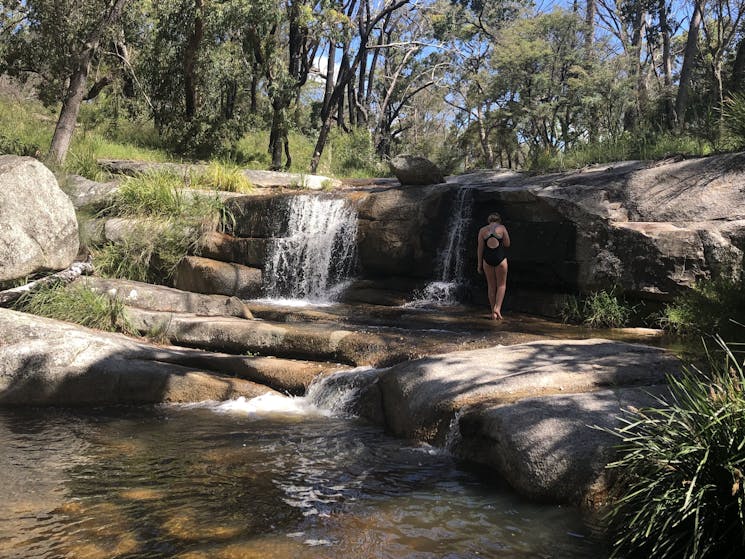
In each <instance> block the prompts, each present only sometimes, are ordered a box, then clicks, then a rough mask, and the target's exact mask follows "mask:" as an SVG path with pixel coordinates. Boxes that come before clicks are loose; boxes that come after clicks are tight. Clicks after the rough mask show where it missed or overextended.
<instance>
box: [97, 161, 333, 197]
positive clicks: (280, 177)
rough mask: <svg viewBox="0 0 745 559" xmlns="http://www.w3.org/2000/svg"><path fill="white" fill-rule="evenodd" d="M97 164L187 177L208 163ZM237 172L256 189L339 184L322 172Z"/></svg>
mask: <svg viewBox="0 0 745 559" xmlns="http://www.w3.org/2000/svg"><path fill="white" fill-rule="evenodd" d="M98 164H99V165H100V166H101V167H102V168H103V169H105V170H106V171H108V172H110V173H115V174H121V175H136V174H139V173H152V172H160V171H170V172H172V173H176V174H178V175H184V176H188V175H189V174H196V175H199V174H203V173H206V172H207V171H208V170H209V165H205V164H201V163H191V164H189V163H158V162H153V161H135V160H130V159H99V160H98ZM241 172H242V173H243V176H245V177H246V179H248V180H249V181H250V182H251V184H253V185H254V186H257V187H259V188H280V187H287V188H307V189H310V190H322V189H326V188H338V187H339V186H341V184H342V183H341V181H340V180H338V179H332V178H329V177H324V176H322V175H307V174H300V173H283V172H278V171H261V170H253V169H243V170H242V171H241Z"/></svg>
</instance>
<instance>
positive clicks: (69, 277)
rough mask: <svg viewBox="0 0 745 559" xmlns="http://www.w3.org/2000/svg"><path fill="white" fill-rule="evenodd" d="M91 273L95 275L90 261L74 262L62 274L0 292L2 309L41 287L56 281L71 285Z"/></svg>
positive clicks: (58, 273)
mask: <svg viewBox="0 0 745 559" xmlns="http://www.w3.org/2000/svg"><path fill="white" fill-rule="evenodd" d="M91 273H93V264H91V263H90V262H89V261H85V262H73V263H72V264H71V265H70V267H69V268H67V269H66V270H62V271H61V272H57V273H56V274H51V275H49V276H45V277H43V278H40V279H38V280H34V281H32V282H29V283H27V284H26V285H21V286H19V287H13V288H12V289H6V290H5V291H0V307H8V306H10V305H12V304H13V303H15V302H16V301H17V300H18V299H20V298H21V297H22V296H23V295H24V293H29V292H31V291H34V290H35V289H38V288H39V287H42V286H44V285H46V284H49V283H52V282H55V281H62V282H65V283H70V282H72V281H73V280H75V279H76V278H78V277H80V276H82V275H83V274H91Z"/></svg>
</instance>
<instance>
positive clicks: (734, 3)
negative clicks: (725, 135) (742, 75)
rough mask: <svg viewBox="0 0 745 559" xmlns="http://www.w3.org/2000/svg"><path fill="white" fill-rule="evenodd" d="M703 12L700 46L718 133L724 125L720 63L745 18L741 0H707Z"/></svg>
mask: <svg viewBox="0 0 745 559" xmlns="http://www.w3.org/2000/svg"><path fill="white" fill-rule="evenodd" d="M706 13H707V14H709V15H708V17H704V18H703V20H702V29H703V32H704V33H703V35H704V48H705V53H706V62H707V64H708V66H709V68H710V70H711V75H712V82H713V85H714V97H715V99H716V103H717V111H718V113H719V128H720V135H721V132H722V129H723V126H724V121H723V118H724V97H725V79H724V66H725V61H726V57H727V56H728V55H729V54H730V53H731V51H732V47H733V45H734V42H735V38H736V37H737V34H738V32H740V31H741V25H742V22H743V18H745V0H709V2H708V3H707V10H706Z"/></svg>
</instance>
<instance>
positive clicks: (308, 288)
mask: <svg viewBox="0 0 745 559" xmlns="http://www.w3.org/2000/svg"><path fill="white" fill-rule="evenodd" d="M286 223H287V230H286V234H285V235H284V236H282V237H279V238H275V239H274V240H273V241H272V242H271V243H270V244H269V247H268V253H267V258H266V266H265V269H264V293H265V294H266V296H267V297H269V298H271V299H294V300H305V301H309V302H313V303H328V302H331V301H333V300H334V299H335V298H336V296H338V294H339V293H340V291H341V289H342V287H343V285H344V281H345V280H346V279H348V278H349V277H350V275H351V273H352V270H353V267H354V261H355V251H356V243H357V212H356V211H355V210H354V209H352V208H351V207H350V206H349V205H348V204H347V203H346V201H345V200H343V199H338V198H326V197H322V196H308V195H297V196H290V197H289V200H288V202H287V207H286Z"/></svg>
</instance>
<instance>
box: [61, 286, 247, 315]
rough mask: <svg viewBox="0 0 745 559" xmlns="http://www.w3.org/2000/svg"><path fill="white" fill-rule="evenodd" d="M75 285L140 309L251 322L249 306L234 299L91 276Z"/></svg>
mask: <svg viewBox="0 0 745 559" xmlns="http://www.w3.org/2000/svg"><path fill="white" fill-rule="evenodd" d="M75 283H76V284H77V285H81V286H84V287H87V288H88V289H90V290H92V291H94V292H96V293H101V294H105V295H108V296H109V297H111V298H112V299H119V300H120V301H122V302H123V303H124V304H125V305H128V306H131V307H136V308H139V309H145V310H151V311H161V312H175V313H194V314H196V315H200V316H234V317H238V318H246V319H251V318H253V315H252V314H251V310H250V309H249V308H248V306H247V305H246V304H245V303H244V302H243V301H241V300H240V299H238V298H237V297H230V296H225V295H205V294H202V293H192V292H191V291H182V290H180V289H174V288H172V287H165V286H162V285H153V284H150V283H142V282H139V281H132V280H124V279H108V278H99V277H94V276H84V277H81V278H79V279H77V280H76V281H75Z"/></svg>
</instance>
